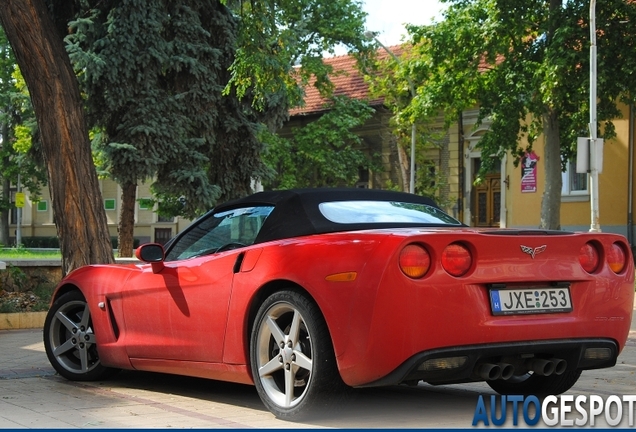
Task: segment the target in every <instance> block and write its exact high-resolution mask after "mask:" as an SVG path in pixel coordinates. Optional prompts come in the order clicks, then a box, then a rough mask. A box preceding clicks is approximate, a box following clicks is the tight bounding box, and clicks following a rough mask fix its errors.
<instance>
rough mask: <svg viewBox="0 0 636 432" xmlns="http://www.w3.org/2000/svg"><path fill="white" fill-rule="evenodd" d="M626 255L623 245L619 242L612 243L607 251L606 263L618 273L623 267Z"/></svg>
mask: <svg viewBox="0 0 636 432" xmlns="http://www.w3.org/2000/svg"><path fill="white" fill-rule="evenodd" d="M626 256H627V254H626V253H625V249H623V246H622V245H621V244H619V243H614V244H613V245H612V247H610V248H609V250H608V251H607V265H608V266H609V268H611V269H612V271H613V272H614V273H616V274H618V273H620V272H622V271H623V269H625V265H626V264H627V262H626V261H625V259H626V258H625V257H626Z"/></svg>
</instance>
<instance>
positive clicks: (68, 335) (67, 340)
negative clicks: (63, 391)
mask: <svg viewBox="0 0 636 432" xmlns="http://www.w3.org/2000/svg"><path fill="white" fill-rule="evenodd" d="M44 348H45V349H46V355H47V356H48V358H49V361H50V362H51V364H52V365H53V367H54V368H55V370H56V371H57V372H58V373H59V374H60V375H62V376H63V377H64V378H66V379H69V380H73V381H92V380H98V379H102V378H106V377H107V376H108V375H110V374H112V373H113V372H114V370H113V369H110V368H106V367H104V366H102V364H101V363H100V361H99V354H98V352H97V344H96V341H95V333H94V331H93V323H92V321H91V314H90V311H89V308H88V304H87V303H86V300H85V299H84V296H83V295H82V293H81V292H79V291H71V292H68V293H65V294H63V295H61V296H60V297H59V298H58V299H56V300H55V302H54V303H53V306H52V307H51V309H50V310H49V312H48V314H47V316H46V320H45V322H44Z"/></svg>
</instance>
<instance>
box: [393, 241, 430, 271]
mask: <svg viewBox="0 0 636 432" xmlns="http://www.w3.org/2000/svg"><path fill="white" fill-rule="evenodd" d="M430 267H431V255H430V254H429V253H428V251H427V250H426V249H425V248H424V247H423V246H420V245H416V244H410V245H408V246H406V247H405V248H404V249H402V252H400V270H402V273H404V274H405V275H407V276H408V277H410V278H413V279H419V278H421V277H423V276H424V275H425V274H426V272H428V269H429V268H430Z"/></svg>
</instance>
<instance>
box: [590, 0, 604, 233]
mask: <svg viewBox="0 0 636 432" xmlns="http://www.w3.org/2000/svg"><path fill="white" fill-rule="evenodd" d="M596 128H597V118H596V0H590V168H591V169H590V176H589V179H590V207H591V225H590V232H601V227H600V225H599V208H598V207H599V206H598V169H599V166H598V162H599V161H598V160H597V157H596V156H597V150H596V146H597V145H598V142H597V138H598V137H597V135H596Z"/></svg>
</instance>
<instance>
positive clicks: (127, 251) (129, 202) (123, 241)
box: [117, 183, 137, 258]
mask: <svg viewBox="0 0 636 432" xmlns="http://www.w3.org/2000/svg"><path fill="white" fill-rule="evenodd" d="M136 198H137V185H136V184H135V183H125V184H123V185H122V186H121V211H120V212H119V238H118V242H117V243H118V245H119V246H118V247H119V257H120V258H124V257H126V258H129V257H132V256H133V246H134V245H133V242H134V234H135V202H136Z"/></svg>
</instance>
